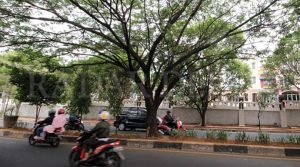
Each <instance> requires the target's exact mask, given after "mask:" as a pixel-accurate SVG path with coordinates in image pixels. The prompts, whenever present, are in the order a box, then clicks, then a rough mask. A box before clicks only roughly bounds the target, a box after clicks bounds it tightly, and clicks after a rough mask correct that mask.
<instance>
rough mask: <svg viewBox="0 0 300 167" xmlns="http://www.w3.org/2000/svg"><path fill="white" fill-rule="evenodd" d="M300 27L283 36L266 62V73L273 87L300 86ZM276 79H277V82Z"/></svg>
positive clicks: (289, 87) (287, 87)
mask: <svg viewBox="0 0 300 167" xmlns="http://www.w3.org/2000/svg"><path fill="white" fill-rule="evenodd" d="M299 48H300V29H298V30H297V31H295V32H293V33H291V34H288V35H287V36H285V37H284V38H282V39H281V40H280V42H279V44H278V46H277V48H276V50H275V52H274V54H273V55H272V56H270V57H268V58H267V61H266V63H265V65H264V66H265V70H266V72H265V75H266V78H267V80H269V82H270V83H271V85H272V86H273V88H279V89H283V90H284V89H291V88H298V89H299V88H300V87H299V85H300V73H299V71H300V49H299ZM275 79H277V81H276V82H274V81H275Z"/></svg>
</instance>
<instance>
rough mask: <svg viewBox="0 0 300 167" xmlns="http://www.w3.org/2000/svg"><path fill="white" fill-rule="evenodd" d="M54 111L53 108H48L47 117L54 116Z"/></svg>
mask: <svg viewBox="0 0 300 167" xmlns="http://www.w3.org/2000/svg"><path fill="white" fill-rule="evenodd" d="M55 112H56V111H55V110H54V109H51V110H49V111H48V116H49V117H51V116H54V115H55Z"/></svg>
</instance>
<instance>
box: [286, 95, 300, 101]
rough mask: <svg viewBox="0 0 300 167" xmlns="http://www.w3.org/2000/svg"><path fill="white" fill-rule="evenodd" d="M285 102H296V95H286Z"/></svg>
mask: <svg viewBox="0 0 300 167" xmlns="http://www.w3.org/2000/svg"><path fill="white" fill-rule="evenodd" d="M287 100H288V101H298V100H299V99H298V95H297V94H287Z"/></svg>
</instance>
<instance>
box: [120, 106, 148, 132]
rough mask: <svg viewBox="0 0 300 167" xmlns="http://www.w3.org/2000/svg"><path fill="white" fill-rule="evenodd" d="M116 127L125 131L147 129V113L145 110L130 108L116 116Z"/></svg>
mask: <svg viewBox="0 0 300 167" xmlns="http://www.w3.org/2000/svg"><path fill="white" fill-rule="evenodd" d="M114 126H115V127H116V128H118V129H119V130H121V131H123V130H126V129H128V128H130V129H135V128H142V129H145V128H147V111H146V109H145V108H137V107H134V108H129V109H128V110H127V111H124V112H123V113H122V114H119V115H117V116H116V120H115V122H114Z"/></svg>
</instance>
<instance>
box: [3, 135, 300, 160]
mask: <svg viewBox="0 0 300 167" xmlns="http://www.w3.org/2000/svg"><path fill="white" fill-rule="evenodd" d="M30 134H31V133H30V132H19V131H17V132H16V131H8V130H0V137H9V138H18V139H27V138H28V137H29V136H30ZM76 138H77V137H76V136H66V135H62V141H63V142H76ZM121 145H123V146H126V147H128V148H142V149H168V150H178V151H191V152H205V153H213V152H215V153H238V154H243V155H256V156H257V155H259V156H271V157H293V158H300V147H273V146H255V145H253V146H252V145H235V144H232V145H231V144H220V143H194V142H176V141H174V142H171V141H158V140H145V139H121Z"/></svg>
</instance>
